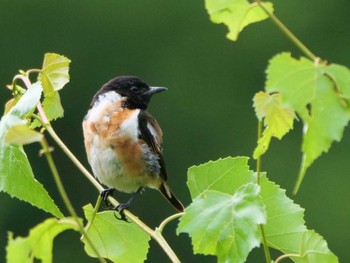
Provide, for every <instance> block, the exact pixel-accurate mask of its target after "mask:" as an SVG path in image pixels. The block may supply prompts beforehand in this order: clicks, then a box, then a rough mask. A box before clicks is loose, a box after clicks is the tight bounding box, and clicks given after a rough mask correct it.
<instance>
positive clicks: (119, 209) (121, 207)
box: [114, 200, 131, 223]
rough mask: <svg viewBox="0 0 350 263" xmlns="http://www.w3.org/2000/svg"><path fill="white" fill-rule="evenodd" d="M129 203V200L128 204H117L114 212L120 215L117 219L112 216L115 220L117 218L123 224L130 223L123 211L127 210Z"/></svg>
mask: <svg viewBox="0 0 350 263" xmlns="http://www.w3.org/2000/svg"><path fill="white" fill-rule="evenodd" d="M130 203H131V202H130V200H129V201H128V202H126V203H122V204H119V205H118V206H117V207H115V208H114V210H115V211H117V212H118V213H119V215H120V217H118V216H117V215H116V214H114V216H115V218H117V219H118V220H123V221H125V222H128V223H130V221H128V219H127V218H126V215H125V213H124V210H125V209H128V208H129V206H130Z"/></svg>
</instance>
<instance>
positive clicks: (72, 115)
mask: <svg viewBox="0 0 350 263" xmlns="http://www.w3.org/2000/svg"><path fill="white" fill-rule="evenodd" d="M274 2H275V9H276V15H277V16H278V17H280V18H281V19H282V21H284V22H285V23H286V24H287V25H288V27H289V28H290V29H291V30H292V31H293V32H294V33H295V34H296V35H297V36H298V37H300V39H301V40H302V41H303V42H304V43H305V44H306V45H307V46H308V47H310V49H311V50H312V51H313V52H314V53H316V54H317V55H318V56H320V57H322V58H323V59H327V60H328V61H330V62H335V63H339V64H344V65H347V66H350V56H349V54H350V28H349V23H350V16H349V10H350V1H348V0H333V1H327V0H308V1H302V0H283V1H281V0H276V1H274ZM226 32H227V29H226V28H225V27H224V26H223V25H215V24H212V23H211V22H210V20H209V17H208V15H207V13H206V10H205V8H204V1H185V0H177V1H164V0H150V1H141V0H134V1H126V0H124V1H121V0H113V1H111V0H105V1H91V0H84V1H83V0H77V1H68V0H61V1H37V0H31V1H18V0H11V1H5V0H1V1H0V62H1V66H0V87H1V89H0V104H1V105H4V103H5V101H7V100H8V99H9V98H10V92H9V91H8V90H6V89H5V85H6V84H8V83H10V82H11V80H12V78H13V76H14V75H15V74H16V73H17V71H18V70H19V69H24V70H26V69H29V68H39V67H41V64H42V60H43V56H44V53H46V52H55V53H59V54H62V55H65V56H67V57H68V58H70V59H71V60H72V64H71V68H70V76H71V81H70V83H69V84H68V85H67V86H66V87H65V89H64V90H63V91H62V92H61V98H62V103H63V106H64V108H65V117H64V118H63V119H59V120H58V121H56V122H54V123H53V126H54V128H55V129H56V131H57V133H58V134H59V135H60V136H61V138H62V139H63V141H64V142H65V143H66V144H67V145H68V146H69V147H70V149H71V150H72V151H73V152H74V153H75V154H76V156H77V157H78V158H79V159H80V160H81V161H82V162H83V163H84V164H85V165H86V166H87V161H86V157H85V152H84V148H83V138H82V129H81V121H82V118H83V117H84V114H85V112H86V110H87V109H88V106H89V103H90V100H91V98H92V96H93V95H94V93H95V92H96V91H97V89H99V87H100V86H101V84H103V83H105V82H106V81H107V80H109V79H111V78H113V77H115V76H117V75H125V74H127V75H138V76H140V77H142V79H144V80H145V81H146V82H148V83H149V84H151V85H155V86H165V87H168V88H169V90H168V91H167V92H165V93H162V94H161V95H157V96H156V97H155V98H154V99H153V101H152V103H151V106H150V111H151V112H152V114H153V115H154V116H155V117H156V118H157V119H158V121H159V123H160V124H161V126H162V128H163V131H164V134H165V136H164V145H163V146H164V153H165V159H166V162H167V167H168V170H169V174H170V180H169V184H170V185H171V186H172V188H173V190H174V191H175V192H176V193H177V195H178V196H179V197H180V198H181V199H182V200H183V202H184V203H185V204H189V202H190V197H189V192H188V189H187V187H186V171H187V168H188V167H190V166H191V165H196V164H200V163H204V162H206V161H209V160H215V159H217V158H220V157H226V156H238V155H246V156H251V154H252V151H253V149H254V147H255V144H256V129H257V127H256V126H257V121H256V118H255V116H254V111H253V109H252V97H253V96H254V94H255V93H256V92H257V91H259V90H261V89H262V88H263V84H264V70H265V68H266V66H267V61H268V59H270V58H271V57H272V56H273V55H274V54H276V53H278V52H282V51H291V52H292V53H293V55H294V56H300V55H302V54H301V53H300V52H299V51H298V50H297V49H296V48H295V47H294V46H293V45H292V44H291V43H290V42H289V41H288V40H287V39H286V38H285V36H284V35H283V34H282V33H281V32H280V31H279V30H278V29H277V28H276V27H275V26H274V24H273V23H272V22H271V21H264V22H262V23H258V24H254V25H251V26H249V27H248V28H246V30H244V31H243V33H242V34H241V35H240V37H239V40H238V42H235V43H234V42H231V41H229V40H228V39H226V37H225V35H226ZM301 132H302V131H301V124H300V123H296V125H295V127H294V130H293V131H292V132H291V133H290V134H288V135H287V136H286V137H285V138H284V140H283V141H282V142H279V141H277V140H274V141H273V142H272V145H271V148H270V151H269V152H268V153H267V154H266V156H264V158H263V169H264V170H266V171H267V172H268V176H269V178H270V179H271V180H274V181H275V182H277V183H278V184H280V185H281V186H282V187H283V188H285V189H287V194H288V195H289V196H291V191H292V188H293V186H294V183H295V181H296V176H297V172H298V169H299V164H300V159H301V154H300V144H301ZM38 150H39V146H38V145H32V146H28V147H26V151H27V153H28V155H29V158H30V160H31V163H32V166H33V170H34V173H35V175H36V178H37V179H38V180H39V181H40V182H42V183H43V184H44V185H45V187H46V188H47V189H48V190H49V192H50V195H51V196H52V197H53V198H54V199H55V200H56V202H57V203H58V205H59V207H61V209H62V210H63V212H64V213H65V214H67V211H66V209H65V208H64V206H63V204H62V202H61V199H60V197H59V195H58V193H57V189H56V187H55V184H54V182H53V178H52V176H51V175H50V172H49V170H48V168H47V164H46V162H45V160H44V159H43V158H39V157H38ZM349 154H350V136H349V131H348V130H346V131H345V134H344V138H343V141H342V143H340V144H338V143H336V144H334V145H333V147H332V148H331V150H330V152H329V153H328V154H327V155H323V156H322V157H321V158H320V159H319V160H318V161H316V163H315V164H314V165H313V166H312V167H311V168H310V170H309V171H308V173H307V176H306V178H305V180H304V183H303V185H302V187H301V191H300V193H299V194H298V195H297V196H296V197H295V200H296V202H297V203H299V204H300V205H301V206H302V207H304V208H305V209H306V212H305V219H306V222H307V226H308V227H309V228H311V229H315V230H316V231H317V232H318V233H320V234H321V235H322V236H324V237H325V239H326V240H327V241H328V244H329V247H330V249H331V250H332V251H333V252H334V253H335V254H336V255H337V256H338V257H339V259H340V261H341V262H350V255H349V244H350V202H349V201H350V191H349V189H348V187H349V185H350V177H349V175H350V172H349V170H350V162H349V160H348V159H349ZM54 158H55V161H56V163H57V166H58V167H59V172H60V174H61V176H62V180H63V182H64V185H65V187H66V190H67V192H68V194H69V196H70V198H71V200H72V201H73V203H74V206H75V208H76V209H77V211H78V212H79V214H80V215H82V209H81V207H82V206H83V205H85V204H87V203H90V202H91V203H94V202H95V201H96V198H97V194H98V193H97V192H96V190H95V189H94V188H93V187H92V186H91V185H90V183H89V182H88V181H87V180H86V179H85V178H84V177H83V176H82V175H81V174H80V172H79V171H78V170H77V169H76V168H75V167H74V166H73V165H72V164H71V162H70V161H69V160H68V159H67V158H66V157H65V156H64V155H63V154H62V152H61V151H60V150H59V149H58V148H57V147H56V151H55V152H54ZM250 164H251V166H252V168H254V166H255V163H254V161H253V160H251V161H250ZM124 198H125V196H124ZM0 204H1V209H0V261H4V260H5V249H4V247H5V245H6V242H7V241H6V239H7V231H13V232H14V234H15V236H17V235H21V236H26V235H27V234H28V231H29V229H30V228H31V227H33V226H35V225H36V224H38V223H40V222H41V221H42V220H44V219H45V218H47V217H50V215H49V214H46V213H44V212H42V211H41V210H38V209H37V208H35V207H32V206H31V205H29V204H27V203H24V202H20V201H18V200H17V199H11V198H10V197H9V196H8V195H7V194H4V193H1V194H0ZM131 210H132V211H133V212H134V213H135V214H137V215H138V216H139V217H140V218H141V219H142V220H144V221H145V222H146V223H148V224H149V225H151V226H152V227H155V226H157V225H159V223H160V222H161V221H162V219H164V218H165V217H167V216H169V215H171V214H172V213H173V212H174V211H173V210H172V207H171V206H170V205H168V204H167V202H166V201H165V200H164V199H163V198H162V197H161V195H160V194H159V193H157V192H156V191H152V190H148V191H146V193H145V194H144V195H143V197H142V198H139V199H138V200H137V201H136V202H135V204H134V206H133V207H132V208H131ZM203 220H205V218H203ZM175 227H176V223H175V222H173V223H171V224H170V225H169V226H168V227H167V228H166V230H165V235H166V238H167V240H169V242H170V244H171V246H172V247H173V248H174V250H175V252H176V253H177V254H178V256H179V257H180V259H182V261H183V262H216V260H215V258H214V257H203V256H199V255H196V256H193V255H192V252H191V251H192V247H191V244H190V240H189V238H188V237H187V235H186V234H181V235H180V236H179V237H177V236H176V235H175V234H174V231H175ZM116 238H118V237H116ZM150 245H151V249H150V252H149V260H148V262H168V259H167V257H166V256H165V254H164V253H163V252H162V251H161V250H160V249H159V248H158V246H157V244H156V243H155V242H154V241H151V243H150ZM261 253H262V252H261V249H255V250H254V252H253V253H252V255H251V256H250V258H249V259H248V262H262V261H263V257H261V256H262V254H261ZM54 262H96V260H95V259H91V258H89V257H87V256H86V255H85V253H84V251H83V245H82V244H81V243H80V241H79V235H78V233H75V232H73V231H67V232H64V233H63V234H61V235H60V236H59V237H58V238H57V239H56V240H55V245H54Z"/></svg>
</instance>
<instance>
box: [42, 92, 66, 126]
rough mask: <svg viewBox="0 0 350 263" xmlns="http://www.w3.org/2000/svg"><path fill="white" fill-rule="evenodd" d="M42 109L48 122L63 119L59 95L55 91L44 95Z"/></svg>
mask: <svg viewBox="0 0 350 263" xmlns="http://www.w3.org/2000/svg"><path fill="white" fill-rule="evenodd" d="M43 107H44V110H45V113H46V116H47V117H48V118H49V120H55V119H57V118H60V117H63V113H64V111H63V108H62V105H61V99H60V94H59V93H58V92H57V91H55V92H52V93H49V94H46V96H45V99H44V101H43Z"/></svg>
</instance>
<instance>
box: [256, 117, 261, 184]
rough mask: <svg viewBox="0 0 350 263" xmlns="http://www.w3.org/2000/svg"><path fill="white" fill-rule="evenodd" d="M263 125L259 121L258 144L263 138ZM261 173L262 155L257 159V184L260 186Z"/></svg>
mask: <svg viewBox="0 0 350 263" xmlns="http://www.w3.org/2000/svg"><path fill="white" fill-rule="evenodd" d="M262 125H263V122H262V121H261V120H259V121H258V138H257V142H259V140H260V138H261V136H262V129H263V128H262ZM260 172H261V155H259V157H258V158H257V159H256V177H257V178H256V183H257V184H260Z"/></svg>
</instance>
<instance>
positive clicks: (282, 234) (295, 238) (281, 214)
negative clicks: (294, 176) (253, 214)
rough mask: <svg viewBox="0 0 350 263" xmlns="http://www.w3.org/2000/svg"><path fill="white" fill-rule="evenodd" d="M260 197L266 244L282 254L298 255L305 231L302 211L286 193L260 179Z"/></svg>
mask: <svg viewBox="0 0 350 263" xmlns="http://www.w3.org/2000/svg"><path fill="white" fill-rule="evenodd" d="M260 186H261V191H260V196H261V198H262V201H263V204H264V205H265V208H266V214H267V222H266V225H265V226H264V230H265V236H266V240H267V243H268V245H269V246H270V247H272V248H274V249H278V250H280V251H282V252H283V253H286V254H289V253H294V254H299V251H300V242H301V238H302V235H303V233H304V232H305V231H306V226H305V221H304V209H303V208H301V207H300V206H299V205H297V204H295V203H294V202H293V200H291V199H290V198H288V197H287V196H286V191H285V190H284V189H281V188H280V187H279V186H278V185H276V184H275V183H273V182H271V181H269V180H268V179H267V178H266V175H265V174H263V175H262V176H261V177H260Z"/></svg>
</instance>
